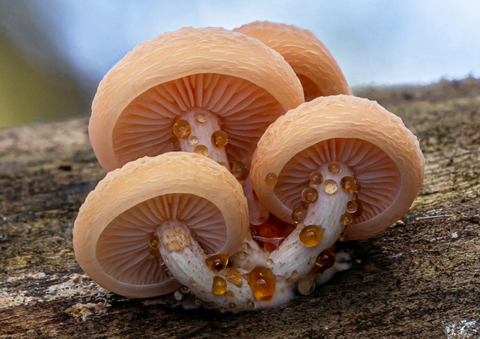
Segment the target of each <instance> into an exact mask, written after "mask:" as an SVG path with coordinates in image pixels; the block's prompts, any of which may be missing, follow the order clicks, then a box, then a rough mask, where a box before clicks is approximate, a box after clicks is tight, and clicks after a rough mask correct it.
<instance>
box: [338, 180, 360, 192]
mask: <svg viewBox="0 0 480 339" xmlns="http://www.w3.org/2000/svg"><path fill="white" fill-rule="evenodd" d="M340 186H342V189H343V190H344V191H345V192H351V191H353V190H354V189H355V186H357V183H356V181H355V179H353V178H352V177H349V176H347V177H343V178H342V180H340Z"/></svg>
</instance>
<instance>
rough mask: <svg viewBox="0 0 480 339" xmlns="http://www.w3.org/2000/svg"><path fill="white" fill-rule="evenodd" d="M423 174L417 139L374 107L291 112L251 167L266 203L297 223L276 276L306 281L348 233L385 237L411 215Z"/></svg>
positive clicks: (341, 105) (274, 256)
mask: <svg viewBox="0 0 480 339" xmlns="http://www.w3.org/2000/svg"><path fill="white" fill-rule="evenodd" d="M423 173H424V158H423V154H422V152H421V150H420V147H419V143H418V140H417V138H416V137H415V136H414V135H413V134H412V133H411V132H410V131H409V130H408V129H407V128H406V127H405V125H404V124H403V123H402V120H401V119H400V118H399V117H397V116H396V115H394V114H392V113H390V112H388V111H387V110H385V109H384V108H383V107H381V106H380V105H378V104H377V103H376V102H372V101H369V100H366V99H360V98H356V97H352V96H346V95H340V96H331V97H322V98H317V99H315V100H313V101H311V102H308V103H305V104H302V105H300V106H299V107H298V108H297V109H294V110H291V111H289V112H288V113H287V114H286V115H284V116H282V117H280V118H279V119H278V120H277V121H276V122H275V123H273V124H272V125H270V127H269V128H268V129H267V131H266V132H265V134H264V135H263V137H262V138H261V139H260V141H259V143H258V148H257V150H256V152H255V154H254V157H253V161H252V184H253V187H254V189H255V192H256V193H257V195H258V198H259V199H260V201H261V202H262V203H263V204H264V206H265V207H266V208H267V209H268V210H269V211H270V212H271V213H273V214H274V215H276V216H277V217H279V218H281V219H282V220H284V221H286V222H289V223H292V224H297V228H296V229H295V230H294V231H293V232H292V233H291V234H290V235H289V236H288V237H287V239H286V240H285V241H284V242H283V243H282V244H281V245H280V246H279V247H278V249H276V250H275V251H274V252H272V253H271V255H270V257H269V259H271V260H272V262H273V263H274V264H273V265H272V266H271V267H272V272H273V273H274V274H275V275H276V276H277V279H287V278H288V277H289V276H290V275H291V272H293V271H295V272H296V275H297V276H298V277H302V276H305V275H306V274H308V273H309V272H310V271H311V269H312V267H313V266H314V265H315V262H316V259H317V257H318V256H319V254H320V253H321V252H322V251H325V250H327V249H328V248H330V247H331V246H332V245H333V244H334V243H335V241H336V240H337V239H338V238H339V236H341V234H342V232H345V235H346V237H348V239H349V240H354V239H365V238H369V237H372V236H374V235H376V234H379V233H381V232H383V231H384V230H385V229H386V228H387V227H389V226H390V225H391V224H392V223H394V222H395V221H397V220H399V219H400V218H402V217H403V216H404V215H405V213H406V212H407V211H408V209H409V207H410V205H411V204H412V202H413V200H414V199H415V196H416V195H417V193H418V191H419V189H420V187H421V184H422V180H423ZM345 235H342V240H346V239H345Z"/></svg>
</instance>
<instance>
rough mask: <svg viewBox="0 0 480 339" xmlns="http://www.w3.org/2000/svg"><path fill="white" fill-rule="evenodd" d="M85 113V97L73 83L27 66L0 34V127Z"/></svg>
mask: <svg viewBox="0 0 480 339" xmlns="http://www.w3.org/2000/svg"><path fill="white" fill-rule="evenodd" d="M88 113H89V103H88V98H86V96H85V94H84V93H83V92H82V91H81V89H80V87H79V86H78V85H77V83H76V80H74V79H71V78H65V77H62V78H60V79H59V78H55V77H54V76H53V75H51V74H49V73H48V72H46V71H44V70H42V69H41V68H40V67H38V66H35V65H33V64H31V63H29V62H28V61H27V60H26V58H25V57H24V56H23V55H21V54H20V53H19V52H18V51H17V50H15V48H14V47H13V46H12V45H10V44H9V43H8V41H7V40H6V39H5V38H3V37H2V36H1V35H0V128H8V127H15V126H20V125H25V124H29V123H32V122H42V121H48V120H60V119H67V118H71V117H75V116H82V115H83V116H85V115H87V114H88Z"/></svg>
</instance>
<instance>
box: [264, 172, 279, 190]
mask: <svg viewBox="0 0 480 339" xmlns="http://www.w3.org/2000/svg"><path fill="white" fill-rule="evenodd" d="M277 182H278V177H277V175H276V174H275V173H268V174H267V175H266V176H265V183H266V184H267V186H270V187H273V186H275V185H276V184H277Z"/></svg>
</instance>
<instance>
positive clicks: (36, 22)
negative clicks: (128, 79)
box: [0, 0, 480, 128]
mask: <svg viewBox="0 0 480 339" xmlns="http://www.w3.org/2000/svg"><path fill="white" fill-rule="evenodd" d="M479 14H480V1H478V0H456V1H451V0H402V1H397V0H393V1H384V0H362V1H358V0H341V1H332V0H304V1H295V0H290V1H286V0H263V1H258V0H230V1H218V0H217V1H213V0H175V1H165V0H138V1H128V0H101V1H99V0H0V128H9V127H15V126H20V125H25V124H31V123H35V122H43V121H48V120H59V119H68V118H71V117H78V116H88V114H89V111H90V103H91V100H92V98H93V96H94V94H95V90H96V87H97V85H98V82H99V81H100V80H101V79H102V77H103V75H104V74H105V73H106V72H107V71H108V70H109V69H110V68H111V67H112V66H113V65H114V64H115V63H116V62H117V61H118V60H120V59H121V58H122V57H123V56H124V55H125V54H126V53H127V52H128V51H129V50H131V49H132V48H133V47H135V45H137V44H138V43H139V42H141V41H143V40H146V39H149V38H153V37H155V36H156V35H158V34H161V33H163V32H166V31H172V30H176V29H179V28H181V27H184V26H194V27H204V26H222V27H225V28H228V29H233V28H235V27H238V26H241V25H243V24H245V23H249V22H251V21H255V20H269V21H274V22H282V23H288V24H294V25H297V26H300V27H302V28H307V29H309V30H311V31H313V32H314V33H315V34H316V35H317V37H318V38H319V39H320V40H321V41H322V42H323V43H324V44H325V45H326V46H327V48H328V49H330V51H331V53H332V54H333V56H334V57H335V58H336V59H337V61H338V63H339V65H340V67H341V68H342V69H343V71H344V73H345V75H346V77H347V79H348V81H349V84H350V85H351V86H362V85H391V84H427V83H430V82H434V81H438V80H440V79H442V78H446V79H459V78H463V77H466V76H469V75H470V76H474V77H478V75H479V72H480V19H479Z"/></svg>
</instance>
